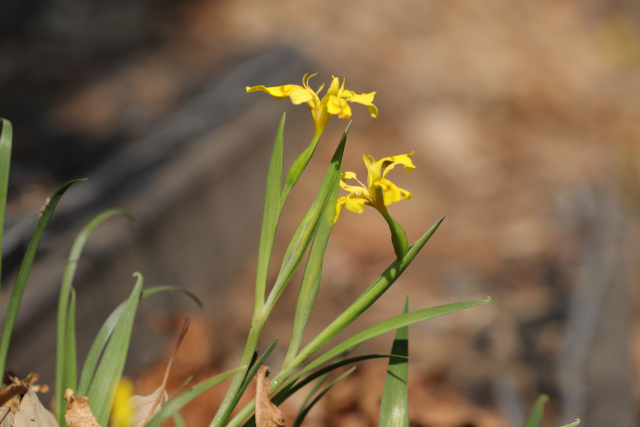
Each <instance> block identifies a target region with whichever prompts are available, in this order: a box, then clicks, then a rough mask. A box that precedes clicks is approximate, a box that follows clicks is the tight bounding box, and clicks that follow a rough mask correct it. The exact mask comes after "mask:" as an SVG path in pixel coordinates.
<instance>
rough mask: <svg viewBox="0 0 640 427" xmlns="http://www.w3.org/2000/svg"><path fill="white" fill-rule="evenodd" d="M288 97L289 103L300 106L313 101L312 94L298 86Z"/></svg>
mask: <svg viewBox="0 0 640 427" xmlns="http://www.w3.org/2000/svg"><path fill="white" fill-rule="evenodd" d="M289 96H290V97H291V102H292V103H294V104H295V105H300V104H302V103H304V102H309V101H311V100H312V99H313V93H312V92H311V91H309V90H308V89H305V88H302V87H300V86H298V89H296V90H294V91H293V92H291V94H290V95H289Z"/></svg>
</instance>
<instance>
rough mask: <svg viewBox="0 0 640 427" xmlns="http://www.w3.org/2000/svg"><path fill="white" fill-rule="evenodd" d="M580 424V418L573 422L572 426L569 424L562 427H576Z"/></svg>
mask: <svg viewBox="0 0 640 427" xmlns="http://www.w3.org/2000/svg"><path fill="white" fill-rule="evenodd" d="M578 424H580V418H576V420H575V421H574V422H572V423H571V424H567V425H564V426H562V427H576V426H577V425H578Z"/></svg>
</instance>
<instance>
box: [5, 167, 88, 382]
mask: <svg viewBox="0 0 640 427" xmlns="http://www.w3.org/2000/svg"><path fill="white" fill-rule="evenodd" d="M79 181H83V180H81V179H76V180H73V181H69V182H67V183H66V184H64V185H63V186H62V187H60V188H59V189H58V191H56V192H55V193H54V194H53V196H51V199H50V200H48V201H47V202H46V203H45V206H44V209H43V210H42V214H41V215H40V219H39V220H38V223H37V224H36V228H35V230H33V234H31V239H30V240H29V244H28V245H27V250H26V252H25V254H24V257H23V258H22V263H21V264H20V269H19V270H18V275H17V277H16V281H15V283H14V284H13V289H12V291H11V298H10V299H9V307H8V308H7V314H6V316H5V320H4V327H3V328H2V337H1V338H0V373H4V368H5V364H6V361H7V352H8V351H9V342H10V341H11V334H12V333H13V327H14V325H15V323H16V318H17V316H18V309H19V308H20V301H21V300H22V294H23V293H24V288H25V285H26V284H27V279H28V278H29V272H30V271H31V265H33V260H34V258H35V256H36V252H37V251H38V247H39V246H40V241H41V240H42V235H43V234H44V231H45V228H47V224H49V219H51V215H52V214H53V211H54V210H55V208H56V206H57V204H58V202H59V201H60V198H61V197H62V195H63V194H64V193H65V192H66V191H67V190H68V189H69V187H71V186H72V185H73V184H75V183H76V182H79Z"/></svg>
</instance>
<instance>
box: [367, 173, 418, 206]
mask: <svg viewBox="0 0 640 427" xmlns="http://www.w3.org/2000/svg"><path fill="white" fill-rule="evenodd" d="M374 185H375V186H376V187H378V188H381V189H382V193H383V194H384V205H385V206H389V205H390V204H392V203H396V202H399V201H400V200H402V199H410V198H411V193H410V192H408V191H407V190H404V189H402V188H400V187H398V186H397V185H395V184H394V183H393V182H391V181H389V180H388V179H384V178H383V179H381V180H380V181H378V182H376V183H375V184H374Z"/></svg>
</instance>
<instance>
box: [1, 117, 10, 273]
mask: <svg viewBox="0 0 640 427" xmlns="http://www.w3.org/2000/svg"><path fill="white" fill-rule="evenodd" d="M0 126H2V133H0V275H1V274H2V236H3V234H4V214H5V210H6V207H7V189H8V188H9V167H10V165H11V141H12V139H13V128H12V126H11V122H10V121H9V120H6V119H0Z"/></svg>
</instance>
